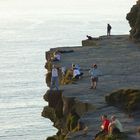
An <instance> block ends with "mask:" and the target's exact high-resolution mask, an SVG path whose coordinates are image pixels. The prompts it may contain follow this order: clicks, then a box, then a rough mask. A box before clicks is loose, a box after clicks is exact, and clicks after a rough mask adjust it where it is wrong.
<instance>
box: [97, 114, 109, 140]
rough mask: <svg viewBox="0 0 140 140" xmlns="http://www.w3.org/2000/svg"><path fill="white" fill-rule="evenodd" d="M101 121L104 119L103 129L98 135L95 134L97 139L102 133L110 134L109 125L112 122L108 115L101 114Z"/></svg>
mask: <svg viewBox="0 0 140 140" xmlns="http://www.w3.org/2000/svg"><path fill="white" fill-rule="evenodd" d="M101 121H102V125H101V131H99V132H98V133H97V134H96V135H95V139H96V138H97V137H98V136H99V135H102V134H105V135H106V134H108V131H109V130H108V126H109V124H110V121H109V119H108V118H107V115H102V116H101Z"/></svg>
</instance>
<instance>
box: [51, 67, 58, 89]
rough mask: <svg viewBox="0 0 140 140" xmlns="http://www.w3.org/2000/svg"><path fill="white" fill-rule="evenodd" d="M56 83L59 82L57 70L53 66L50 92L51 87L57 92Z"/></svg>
mask: <svg viewBox="0 0 140 140" xmlns="http://www.w3.org/2000/svg"><path fill="white" fill-rule="evenodd" d="M58 81H59V79H58V70H57V68H56V66H55V65H53V67H52V77H51V86H50V90H52V89H53V87H56V89H57V90H59V82H58Z"/></svg>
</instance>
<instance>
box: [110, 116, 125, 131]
mask: <svg viewBox="0 0 140 140" xmlns="http://www.w3.org/2000/svg"><path fill="white" fill-rule="evenodd" d="M112 124H114V125H115V126H116V127H117V128H118V129H119V130H120V132H123V127H122V124H121V123H120V121H119V120H118V119H115V121H113V122H112Z"/></svg>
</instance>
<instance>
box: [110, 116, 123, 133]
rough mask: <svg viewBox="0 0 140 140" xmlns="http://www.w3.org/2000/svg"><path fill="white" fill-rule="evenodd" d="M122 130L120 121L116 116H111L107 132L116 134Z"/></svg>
mask: <svg viewBox="0 0 140 140" xmlns="http://www.w3.org/2000/svg"><path fill="white" fill-rule="evenodd" d="M121 132H123V127H122V124H121V123H120V121H119V120H118V119H117V118H116V116H114V115H113V116H111V122H110V124H109V134H110V135H112V134H116V133H117V134H118V133H121Z"/></svg>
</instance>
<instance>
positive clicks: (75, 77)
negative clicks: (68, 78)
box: [72, 65, 84, 79]
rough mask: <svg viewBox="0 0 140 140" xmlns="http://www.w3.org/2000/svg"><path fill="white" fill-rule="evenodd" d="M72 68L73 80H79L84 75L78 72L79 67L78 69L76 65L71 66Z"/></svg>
mask: <svg viewBox="0 0 140 140" xmlns="http://www.w3.org/2000/svg"><path fill="white" fill-rule="evenodd" d="M72 67H73V79H80V78H81V76H82V75H83V74H84V73H82V72H80V70H79V68H80V67H79V66H78V68H77V67H76V65H73V66H72Z"/></svg>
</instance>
